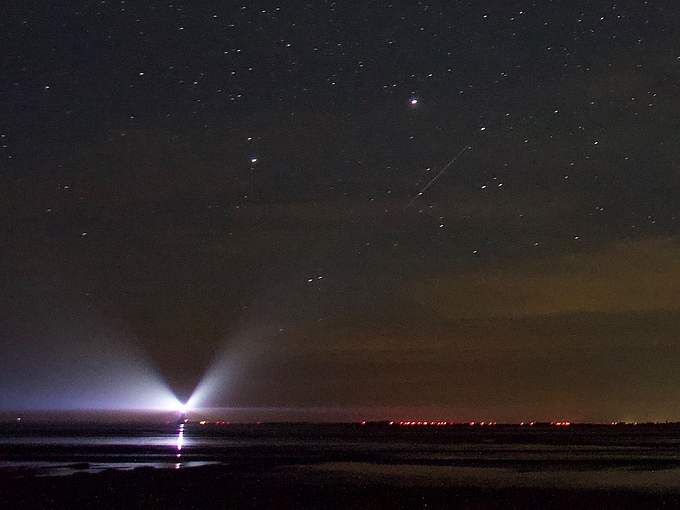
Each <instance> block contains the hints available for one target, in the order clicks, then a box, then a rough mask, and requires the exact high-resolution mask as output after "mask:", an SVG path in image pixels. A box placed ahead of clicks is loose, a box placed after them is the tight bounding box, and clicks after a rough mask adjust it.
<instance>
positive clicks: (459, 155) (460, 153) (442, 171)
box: [404, 145, 472, 211]
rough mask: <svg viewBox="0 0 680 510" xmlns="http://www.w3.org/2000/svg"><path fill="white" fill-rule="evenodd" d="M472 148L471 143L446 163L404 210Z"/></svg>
mask: <svg viewBox="0 0 680 510" xmlns="http://www.w3.org/2000/svg"><path fill="white" fill-rule="evenodd" d="M471 148H472V146H471V145H466V146H465V148H464V149H463V150H462V151H460V152H459V153H458V154H456V156H455V157H454V158H453V159H452V160H451V161H449V162H448V163H447V164H446V166H445V167H444V168H442V169H441V171H440V172H439V173H438V174H437V175H435V176H434V179H432V180H431V181H430V182H428V183H427V186H425V187H424V188H423V189H422V190H421V191H420V193H418V194H417V195H416V196H415V197H413V199H412V200H411V201H410V202H409V203H408V205H407V206H406V207H404V211H405V210H406V209H408V208H409V207H411V204H412V203H413V202H415V201H416V198H418V197H419V196H421V195H422V194H423V193H425V191H426V190H427V188H429V187H430V186H432V183H434V181H436V180H437V179H439V176H440V175H441V174H443V173H444V172H445V171H446V169H447V168H448V167H450V166H451V165H453V163H454V161H456V160H457V159H458V158H459V157H461V156H462V155H463V153H464V152H465V151H466V150H468V149H471Z"/></svg>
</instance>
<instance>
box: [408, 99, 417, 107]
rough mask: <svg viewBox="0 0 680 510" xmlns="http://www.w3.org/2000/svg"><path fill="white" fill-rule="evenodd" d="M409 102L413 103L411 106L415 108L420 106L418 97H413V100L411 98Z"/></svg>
mask: <svg viewBox="0 0 680 510" xmlns="http://www.w3.org/2000/svg"><path fill="white" fill-rule="evenodd" d="M409 102H410V103H411V106H415V105H417V104H418V98H417V97H412V98H411V101H409Z"/></svg>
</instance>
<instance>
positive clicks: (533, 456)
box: [0, 423, 680, 491]
mask: <svg viewBox="0 0 680 510" xmlns="http://www.w3.org/2000/svg"><path fill="white" fill-rule="evenodd" d="M204 465H219V466H223V467H227V468H228V469H234V470H241V471H243V470H270V471H271V470H279V471H282V470H283V471H285V472H286V473H287V474H290V475H291V476H299V477H302V478H304V479H306V480H315V479H316V480H319V481H321V482H322V481H323V480H324V479H327V478H329V477H332V478H334V479H347V480H357V479H361V480H369V479H370V480H373V481H374V482H380V481H381V480H389V482H390V483H397V484H404V485H408V484H413V483H418V484H423V485H427V484H434V485H442V484H465V485H473V486H474V485H479V486H484V487H487V486H496V487H506V486H517V487H527V486H544V487H564V486H566V487H575V486H578V487H591V488H610V487H627V488H632V489H644V490H664V491H667V490H680V426H677V425H656V426H655V425H641V426H636V427H633V426H587V425H574V426H571V427H561V428H560V427H548V426H536V427H519V426H494V427H469V426H453V427H400V426H396V425H395V426H388V425H386V424H380V425H372V424H368V425H366V426H361V425H359V424H323V425H321V424H317V425H313V424H263V425H259V426H258V425H221V426H220V425H205V426H201V425H199V424H196V423H188V424H186V425H184V424H181V425H180V424H171V425H158V426H157V425H135V424H125V425H120V424H116V425H68V426H54V425H42V424H34V425H30V424H29V425H25V424H21V425H19V424H12V425H4V426H0V472H5V473H10V474H13V475H14V476H19V475H23V474H27V473H28V474H33V475H37V476H55V475H69V474H73V473H75V472H79V471H88V472H98V471H103V470H107V469H115V470H130V469H134V468H140V467H153V468H158V469H184V468H188V467H196V466H204Z"/></svg>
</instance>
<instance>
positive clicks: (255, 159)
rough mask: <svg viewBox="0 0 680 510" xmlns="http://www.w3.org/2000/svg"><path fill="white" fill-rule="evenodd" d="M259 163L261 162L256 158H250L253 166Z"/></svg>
mask: <svg viewBox="0 0 680 510" xmlns="http://www.w3.org/2000/svg"><path fill="white" fill-rule="evenodd" d="M258 161H259V160H258V159H257V158H256V157H252V158H250V164H251V165H254V164H256V163H257V162H258Z"/></svg>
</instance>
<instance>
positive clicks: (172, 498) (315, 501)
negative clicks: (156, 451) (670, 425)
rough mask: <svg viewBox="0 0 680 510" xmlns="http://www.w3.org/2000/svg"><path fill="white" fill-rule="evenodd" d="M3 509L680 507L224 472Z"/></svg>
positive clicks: (41, 482)
mask: <svg viewBox="0 0 680 510" xmlns="http://www.w3.org/2000/svg"><path fill="white" fill-rule="evenodd" d="M0 494H2V495H1V496H0V501H2V508H18V509H19V508H36V509H49V508H102V509H104V508H274V509H277V508H281V509H299V508H326V509H350V508H352V509H355V508H356V509H383V508H384V509H388V508H404V509H416V508H427V509H437V508H442V509H443V508H466V509H467V508H475V509H507V508H518V509H519V508H521V509H527V508H557V509H562V508H564V509H580V508H583V509H586V508H587V509H593V508H637V509H646V508H649V509H652V508H653V509H657V508H680V495H678V494H677V493H669V494H664V493H650V492H640V491H631V490H601V489H597V490H594V489H578V488H572V489H569V488H565V489H556V488H536V487H534V488H521V487H518V488H487V489H485V488H483V487H466V486H446V485H443V486H442V485H431V484H417V483H416V484H408V485H404V484H402V483H400V482H399V481H396V482H395V483H390V482H389V481H385V480H382V481H380V480H375V479H368V480H362V479H361V478H355V479H348V478H344V477H341V476H337V477H335V476H325V477H311V478H307V477H304V476H300V474H299V473H285V470H282V471H268V470H252V471H235V470H233V469H229V468H225V467H223V466H204V467H196V468H188V469H180V470H160V469H154V468H138V469H135V470H132V471H113V470H112V471H107V472H103V473H97V474H90V473H78V474H74V475H72V476H68V477H45V478H36V477H27V478H21V479H3V480H2V481H0Z"/></svg>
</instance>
